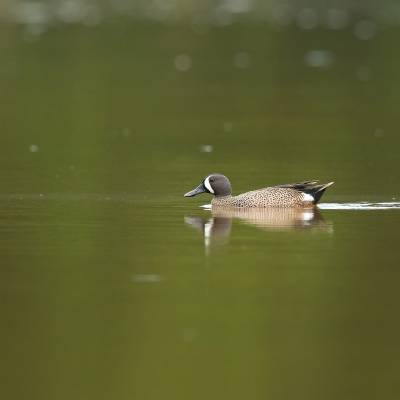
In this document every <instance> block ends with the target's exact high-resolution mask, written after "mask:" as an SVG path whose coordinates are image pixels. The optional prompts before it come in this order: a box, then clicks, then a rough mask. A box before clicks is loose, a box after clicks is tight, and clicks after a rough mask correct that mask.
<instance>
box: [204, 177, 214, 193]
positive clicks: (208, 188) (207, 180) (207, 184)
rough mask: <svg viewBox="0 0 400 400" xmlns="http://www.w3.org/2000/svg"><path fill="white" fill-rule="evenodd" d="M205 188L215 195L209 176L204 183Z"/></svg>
mask: <svg viewBox="0 0 400 400" xmlns="http://www.w3.org/2000/svg"><path fill="white" fill-rule="evenodd" d="M204 186H205V187H206V188H207V190H208V191H209V192H210V193H212V194H214V190H213V188H212V187H211V185H210V177H209V176H207V178H206V179H205V181H204Z"/></svg>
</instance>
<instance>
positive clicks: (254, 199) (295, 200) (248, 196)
mask: <svg viewBox="0 0 400 400" xmlns="http://www.w3.org/2000/svg"><path fill="white" fill-rule="evenodd" d="M212 204H213V206H231V207H307V206H309V207H312V206H313V198H312V196H310V195H308V194H306V193H302V192H300V191H298V190H296V189H292V188H283V187H278V186H274V187H267V188H264V189H258V190H252V191H251V192H246V193H242V194H239V195H238V196H229V197H225V198H218V197H216V198H215V199H214V200H213V201H212Z"/></svg>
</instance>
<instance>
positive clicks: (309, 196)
mask: <svg viewBox="0 0 400 400" xmlns="http://www.w3.org/2000/svg"><path fill="white" fill-rule="evenodd" d="M303 200H304V201H314V200H315V199H314V197H313V196H311V194H308V193H303Z"/></svg>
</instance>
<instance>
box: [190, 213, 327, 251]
mask: <svg viewBox="0 0 400 400" xmlns="http://www.w3.org/2000/svg"><path fill="white" fill-rule="evenodd" d="M234 218H235V219H238V220H240V221H242V222H244V223H245V224H248V225H254V226H256V227H258V228H261V229H263V230H268V231H290V230H306V229H309V230H323V231H326V232H332V226H331V224H329V223H327V222H326V221H325V220H324V218H323V217H322V215H321V213H320V212H319V210H318V209H317V208H311V209H302V208H246V209H240V208H236V209H219V208H213V209H211V218H202V217H192V216H187V217H185V222H186V223H187V224H188V225H191V226H193V227H194V228H196V229H198V230H199V231H201V232H203V236H204V244H205V247H206V250H209V248H210V247H211V245H221V244H224V243H226V242H227V241H228V239H229V236H230V233H231V228H232V220H233V219H234Z"/></svg>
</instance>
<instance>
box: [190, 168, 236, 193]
mask: <svg viewBox="0 0 400 400" xmlns="http://www.w3.org/2000/svg"><path fill="white" fill-rule="evenodd" d="M200 193H211V194H213V195H214V196H217V197H219V196H229V195H230V194H231V193H232V189H231V183H230V182H229V179H228V178H227V177H226V176H225V175H221V174H212V175H208V176H207V177H206V178H205V179H204V180H203V182H201V183H200V185H199V186H197V188H196V189H193V190H191V191H190V192H187V193H186V194H185V197H193V196H196V195H198V194H200Z"/></svg>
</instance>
